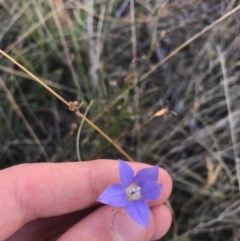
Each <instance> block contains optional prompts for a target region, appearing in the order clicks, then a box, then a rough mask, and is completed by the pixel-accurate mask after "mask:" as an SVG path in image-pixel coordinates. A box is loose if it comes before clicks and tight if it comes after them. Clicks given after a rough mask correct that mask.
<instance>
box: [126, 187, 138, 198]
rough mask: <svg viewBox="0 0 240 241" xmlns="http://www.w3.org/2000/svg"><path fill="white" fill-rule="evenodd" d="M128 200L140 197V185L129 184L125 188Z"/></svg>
mask: <svg viewBox="0 0 240 241" xmlns="http://www.w3.org/2000/svg"><path fill="white" fill-rule="evenodd" d="M125 192H126V194H127V197H128V200H139V199H140V198H141V187H139V186H137V185H135V184H131V185H129V186H128V187H127V188H126V189H125Z"/></svg>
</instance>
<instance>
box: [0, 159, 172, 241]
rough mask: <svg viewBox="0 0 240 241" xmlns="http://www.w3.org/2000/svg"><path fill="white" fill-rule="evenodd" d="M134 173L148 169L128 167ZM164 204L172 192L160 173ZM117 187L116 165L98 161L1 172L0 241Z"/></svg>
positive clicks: (166, 176) (135, 165) (138, 165)
mask: <svg viewBox="0 0 240 241" xmlns="http://www.w3.org/2000/svg"><path fill="white" fill-rule="evenodd" d="M129 164H130V165H131V166H132V168H133V169H134V170H135V171H137V170H139V169H141V168H144V167H146V166H148V165H146V164H141V163H129ZM160 181H162V182H163V190H162V195H161V196H160V197H159V198H158V200H157V201H156V202H154V205H157V203H163V202H164V201H166V199H167V198H168V197H169V194H170V192H171V187H172V183H171V178H170V176H169V174H168V173H167V172H166V171H164V170H163V169H161V170H160ZM112 183H119V174H118V162H117V161H113V160H97V161H89V162H82V163H58V164H53V163H39V164H24V165H18V166H15V167H12V168H8V169H5V170H2V171H1V172H0V196H1V199H0V213H1V215H2V217H3V218H1V220H0V229H1V230H4V232H1V233H0V240H1V239H4V238H7V237H9V236H10V235H11V234H12V233H13V232H14V231H15V230H17V229H19V228H20V227H21V226H22V225H24V224H25V223H26V222H29V221H31V220H34V219H37V218H40V217H49V216H56V215H62V214H66V213H69V212H73V211H76V210H80V209H84V208H87V207H89V206H90V205H92V204H94V203H96V199H97V197H98V196H99V194H100V193H101V192H102V191H103V189H105V188H106V187H107V186H108V185H110V184H112Z"/></svg>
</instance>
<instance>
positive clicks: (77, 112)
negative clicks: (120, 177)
mask: <svg viewBox="0 0 240 241" xmlns="http://www.w3.org/2000/svg"><path fill="white" fill-rule="evenodd" d="M0 53H1V54H2V55H3V56H5V57H6V58H7V59H9V60H10V61H11V62H13V63H14V64H16V65H17V66H18V67H19V68H20V69H22V70H23V71H24V72H25V73H27V74H28V75H29V76H31V78H32V79H33V80H35V81H36V82H37V83H39V84H40V85H42V86H43V87H44V88H45V89H47V90H48V91H49V92H50V93H51V94H52V95H54V96H55V97H57V98H58V99H59V100H61V101H62V102H63V103H64V104H65V105H66V106H68V108H73V109H71V110H72V111H74V112H75V114H76V115H77V116H78V117H80V118H83V120H84V121H85V122H87V123H88V124H89V125H90V126H91V127H92V128H93V129H95V130H96V131H97V132H98V133H99V134H100V135H102V136H103V137H104V138H105V139H106V140H107V141H108V142H109V143H111V144H112V145H113V146H114V147H115V148H116V149H117V150H118V151H119V152H120V153H121V154H122V155H123V156H125V158H127V160H128V161H132V162H134V160H133V158H132V157H131V156H129V155H128V154H127V153H126V152H125V151H124V150H123V149H122V148H121V147H120V146H119V145H118V144H117V143H116V142H114V141H113V140H112V139H111V138H110V137H109V136H108V135H107V134H105V133H104V132H103V131H102V130H101V129H100V128H99V127H98V126H96V125H95V124H94V123H93V122H92V121H90V120H89V119H88V118H87V117H85V116H84V115H83V114H82V113H81V112H80V111H79V110H78V106H77V108H75V107H76V106H74V105H72V104H73V103H74V102H68V101H66V100H65V99H64V98H62V96H60V95H59V94H57V93H56V92H55V91H54V90H53V89H51V88H50V87H49V86H47V85H46V84H45V83H44V82H43V81H42V80H40V79H39V78H38V77H36V76H35V75H34V74H32V73H31V72H30V71H28V70H27V69H26V68H24V67H23V66H22V65H21V64H19V63H18V62H17V61H16V60H14V59H13V58H12V57H10V56H9V55H8V54H6V53H5V52H4V51H2V50H1V49H0Z"/></svg>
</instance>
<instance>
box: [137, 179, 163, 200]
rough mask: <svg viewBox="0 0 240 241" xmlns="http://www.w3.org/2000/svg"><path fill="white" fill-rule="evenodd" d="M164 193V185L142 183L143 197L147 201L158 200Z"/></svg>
mask: <svg viewBox="0 0 240 241" xmlns="http://www.w3.org/2000/svg"><path fill="white" fill-rule="evenodd" d="M161 191H162V184H160V183H157V182H155V181H145V182H142V183H141V195H142V199H143V200H145V201H153V200H155V199H157V198H158V197H159V195H160V193H161Z"/></svg>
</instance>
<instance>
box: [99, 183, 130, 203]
mask: <svg viewBox="0 0 240 241" xmlns="http://www.w3.org/2000/svg"><path fill="white" fill-rule="evenodd" d="M97 200H98V201H99V202H101V203H104V204H107V205H109V206H112V207H125V206H126V205H128V203H129V201H128V198H127V195H126V193H125V190H124V189H123V188H122V186H121V185H120V184H113V185H111V186H109V187H107V188H106V189H105V190H104V191H103V192H102V193H101V194H100V196H99V197H98V199H97Z"/></svg>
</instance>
